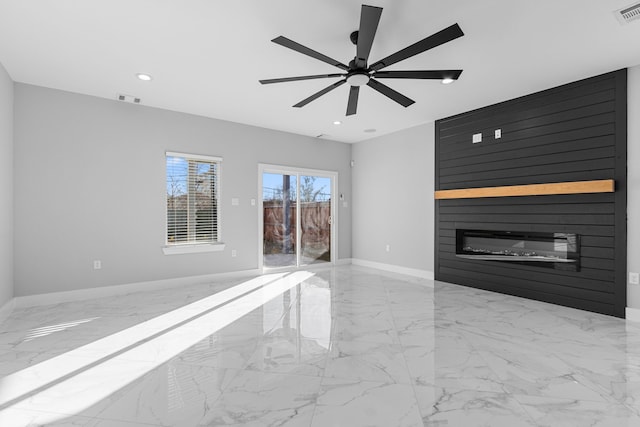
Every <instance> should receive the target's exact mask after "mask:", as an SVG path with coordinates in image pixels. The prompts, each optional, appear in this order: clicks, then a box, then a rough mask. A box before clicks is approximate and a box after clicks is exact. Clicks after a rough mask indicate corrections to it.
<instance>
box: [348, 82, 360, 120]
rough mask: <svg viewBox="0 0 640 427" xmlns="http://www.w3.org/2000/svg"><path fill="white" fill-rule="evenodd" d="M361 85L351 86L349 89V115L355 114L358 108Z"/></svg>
mask: <svg viewBox="0 0 640 427" xmlns="http://www.w3.org/2000/svg"><path fill="white" fill-rule="evenodd" d="M359 93H360V86H351V90H350V91H349V102H348V103H347V116H353V115H354V114H355V113H356V111H357V110H358V94H359Z"/></svg>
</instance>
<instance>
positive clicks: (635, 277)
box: [629, 273, 640, 285]
mask: <svg viewBox="0 0 640 427" xmlns="http://www.w3.org/2000/svg"><path fill="white" fill-rule="evenodd" d="M629 283H631V284H632V285H640V274H639V273H629Z"/></svg>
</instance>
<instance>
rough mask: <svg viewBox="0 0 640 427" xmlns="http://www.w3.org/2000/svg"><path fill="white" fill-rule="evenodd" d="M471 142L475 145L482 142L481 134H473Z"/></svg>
mask: <svg viewBox="0 0 640 427" xmlns="http://www.w3.org/2000/svg"><path fill="white" fill-rule="evenodd" d="M471 142H473V143H474V144H477V143H478V142H482V133H474V134H473V139H472V140H471Z"/></svg>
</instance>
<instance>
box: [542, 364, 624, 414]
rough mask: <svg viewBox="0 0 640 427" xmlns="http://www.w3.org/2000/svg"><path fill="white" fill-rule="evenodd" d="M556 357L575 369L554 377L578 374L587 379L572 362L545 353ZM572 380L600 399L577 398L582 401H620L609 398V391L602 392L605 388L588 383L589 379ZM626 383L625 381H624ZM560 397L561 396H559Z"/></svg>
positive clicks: (614, 402) (616, 402) (615, 402)
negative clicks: (585, 380) (586, 381)
mask: <svg viewBox="0 0 640 427" xmlns="http://www.w3.org/2000/svg"><path fill="white" fill-rule="evenodd" d="M548 356H551V357H554V358H556V359H557V360H559V361H560V362H561V363H563V364H565V365H566V366H568V367H570V368H574V369H576V370H577V371H576V370H572V371H571V372H569V373H567V374H564V375H557V376H556V377H554V378H559V377H563V376H565V375H570V376H571V377H572V378H573V377H574V376H575V375H576V374H578V375H579V376H580V377H584V378H585V379H587V380H588V379H589V376H588V375H586V374H585V373H584V372H581V371H580V370H579V369H580V368H577V367H576V366H575V365H574V364H573V363H570V362H567V361H566V360H564V359H563V358H562V357H561V356H559V355H558V354H554V353H550V354H548V355H547V357H548ZM574 381H576V382H577V383H578V384H579V385H580V386H581V387H584V388H586V389H588V390H590V391H592V392H593V393H596V394H597V395H598V396H600V398H601V400H595V399H579V400H580V401H584V402H598V403H612V404H619V403H621V402H618V401H616V400H615V399H613V398H611V396H610V394H609V393H606V394H603V392H606V391H607V390H606V388H604V387H602V388H600V387H598V386H597V384H593V386H592V385H590V383H591V381H589V383H585V382H584V381H580V380H579V379H574ZM625 383H626V382H625ZM560 399H561V398H560Z"/></svg>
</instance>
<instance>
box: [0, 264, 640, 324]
mask: <svg viewBox="0 0 640 427" xmlns="http://www.w3.org/2000/svg"><path fill="white" fill-rule="evenodd" d="M351 264H353V265H359V266H362V267H369V268H375V269H378V270H384V271H390V272H393V273H399V274H406V275H407V276H413V277H420V278H423V279H428V280H433V272H432V271H425V270H418V269H414V268H407V267H400V266H397V265H391V264H383V263H378V262H373V261H365V260H360V259H353V258H343V259H339V260H337V261H335V263H334V265H335V266H342V265H351ZM314 267H315V266H314ZM331 267H333V266H332V265H326V266H325V265H318V266H317V269H323V268H331ZM308 269H315V268H310V267H309V268H308ZM260 274H262V271H260V270H259V269H253V270H243V271H236V272H229V273H216V274H205V275H201V276H189V277H178V278H174V279H162V280H151V281H148V282H137V283H128V284H124V285H113V286H102V287H99V288H91V289H78V290H74V291H63V292H51V293H47V294H37V295H27V296H18V297H15V298H13V299H12V300H11V301H9V302H7V303H6V304H4V305H3V306H2V307H0V322H2V321H3V320H4V319H6V318H7V317H8V316H9V315H10V314H11V312H12V311H13V309H14V308H18V307H35V306H41V305H49V304H60V303H65V302H71V301H83V300H88V299H94V298H104V297H111V296H117V295H125V294H129V293H132V292H140V291H149V290H156V289H166V288H175V287H181V286H189V285H197V284H200V283H207V282H212V281H215V280H224V279H233V278H241V277H247V276H257V275H260ZM639 311H640V310H639Z"/></svg>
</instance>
